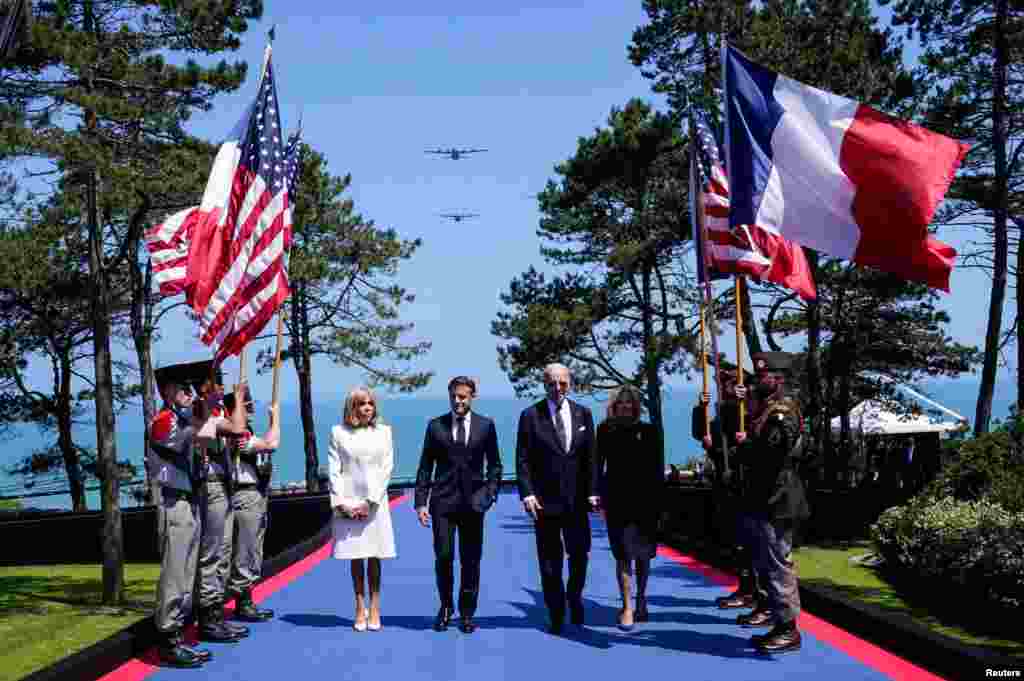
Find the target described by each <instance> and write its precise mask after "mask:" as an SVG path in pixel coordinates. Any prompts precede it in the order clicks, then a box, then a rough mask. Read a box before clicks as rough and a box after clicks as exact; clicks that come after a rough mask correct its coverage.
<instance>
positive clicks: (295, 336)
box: [290, 282, 320, 493]
mask: <svg viewBox="0 0 1024 681" xmlns="http://www.w3.org/2000/svg"><path fill="white" fill-rule="evenodd" d="M305 301H306V287H305V284H304V283H303V282H295V290H294V291H293V292H292V297H291V303H292V314H291V319H292V328H291V346H292V347H291V352H290V354H291V358H292V363H293V364H294V365H295V374H296V376H297V377H298V379H299V415H300V416H301V418H302V438H303V452H304V453H305V457H306V491H307V492H311V493H312V492H319V491H320V457H319V455H318V453H317V448H316V423H315V422H314V419H313V373H312V371H311V364H312V362H311V360H312V356H311V355H310V352H309V342H310V338H309V326H308V321H309V319H308V310H307V309H306V305H305Z"/></svg>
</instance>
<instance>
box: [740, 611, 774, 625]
mask: <svg viewBox="0 0 1024 681" xmlns="http://www.w3.org/2000/svg"><path fill="white" fill-rule="evenodd" d="M772 622H773V618H772V613H771V611H770V610H765V609H764V608H756V609H755V610H754V611H753V612H750V613H747V614H746V615H740V616H739V617H737V618H736V624H741V625H743V626H745V627H770V626H771V625H772Z"/></svg>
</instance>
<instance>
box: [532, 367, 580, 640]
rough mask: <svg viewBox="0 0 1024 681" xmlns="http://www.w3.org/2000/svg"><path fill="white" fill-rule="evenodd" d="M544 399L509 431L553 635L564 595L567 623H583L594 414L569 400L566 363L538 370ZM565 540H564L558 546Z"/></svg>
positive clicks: (561, 613)
mask: <svg viewBox="0 0 1024 681" xmlns="http://www.w3.org/2000/svg"><path fill="white" fill-rule="evenodd" d="M544 388H545V392H546V393H547V397H546V398H545V399H543V400H541V401H540V402H538V403H536V404H534V405H533V406H531V407H528V408H526V409H524V410H523V413H522V414H521V415H520V416H519V432H518V434H517V435H516V475H517V477H518V479H519V497H520V498H521V499H522V500H523V508H524V509H525V510H526V512H527V513H528V514H530V516H531V517H532V518H533V520H534V530H535V533H536V538H537V560H538V562H539V563H540V574H541V586H542V588H543V590H544V602H545V604H546V605H547V608H548V615H549V616H550V618H551V628H550V631H551V633H553V634H560V633H561V631H562V625H563V624H564V622H565V606H566V601H567V600H568V604H569V615H570V618H571V620H572V623H573V624H575V625H577V626H582V625H583V586H584V584H585V583H586V579H587V559H588V556H589V553H590V517H589V516H588V515H587V514H588V512H589V511H590V510H591V509H593V508H596V505H597V490H596V489H595V486H594V485H595V481H593V480H592V479H591V478H592V474H591V465H592V462H593V460H594V454H595V452H594V447H595V438H594V417H593V416H592V415H591V413H590V410H589V409H587V408H586V407H584V406H582V405H580V404H577V403H575V402H573V401H572V400H570V399H568V394H569V391H570V390H572V378H571V377H570V375H569V369H568V368H567V367H565V366H563V365H561V364H550V365H548V366H547V367H546V368H545V369H544ZM563 542H564V544H563ZM565 554H568V555H569V582H568V584H567V585H563V584H562V563H563V561H564V559H565Z"/></svg>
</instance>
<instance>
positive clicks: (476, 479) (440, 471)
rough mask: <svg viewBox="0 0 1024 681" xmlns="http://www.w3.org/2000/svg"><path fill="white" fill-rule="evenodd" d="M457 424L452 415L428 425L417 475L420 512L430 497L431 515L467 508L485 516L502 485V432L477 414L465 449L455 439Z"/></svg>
mask: <svg viewBox="0 0 1024 681" xmlns="http://www.w3.org/2000/svg"><path fill="white" fill-rule="evenodd" d="M453 421H454V419H453V417H452V414H451V412H448V413H447V414H445V415H444V416H438V417H437V418H435V419H432V420H431V421H430V423H428V424H427V432H426V435H425V436H424V438H423V453H422V454H421V455H420V466H419V470H418V471H417V472H416V508H422V507H424V506H426V505H427V498H428V497H429V499H430V507H429V508H430V512H431V513H447V512H450V511H455V510H458V509H459V508H465V507H467V506H468V507H470V508H472V509H473V510H474V511H477V512H478V513H483V512H484V511H486V510H487V509H488V508H490V507H491V505H492V504H493V503H494V500H495V499H496V498H497V496H498V485H499V484H500V483H501V457H500V456H499V455H498V432H497V431H496V430H495V428H494V421H492V420H491V419H489V418H487V417H486V416H481V415H480V414H477V413H476V412H473V413H472V416H471V417H470V421H469V440H468V442H467V443H466V444H464V445H463V444H457V443H456V442H455V439H454V438H453V437H452V427H453ZM485 461H486V463H487V472H486V474H485V473H484V462H485Z"/></svg>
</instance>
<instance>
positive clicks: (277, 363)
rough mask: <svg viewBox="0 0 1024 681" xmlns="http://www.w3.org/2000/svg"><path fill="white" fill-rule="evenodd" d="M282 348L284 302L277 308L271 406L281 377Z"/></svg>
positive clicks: (275, 398) (274, 402)
mask: <svg viewBox="0 0 1024 681" xmlns="http://www.w3.org/2000/svg"><path fill="white" fill-rule="evenodd" d="M283 346H284V301H282V302H281V307H279V308H277V347H276V348H275V349H274V378H273V388H272V389H271V392H270V395H271V397H270V404H271V406H273V405H275V404H277V396H278V387H279V385H280V376H281V351H282V348H283Z"/></svg>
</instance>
